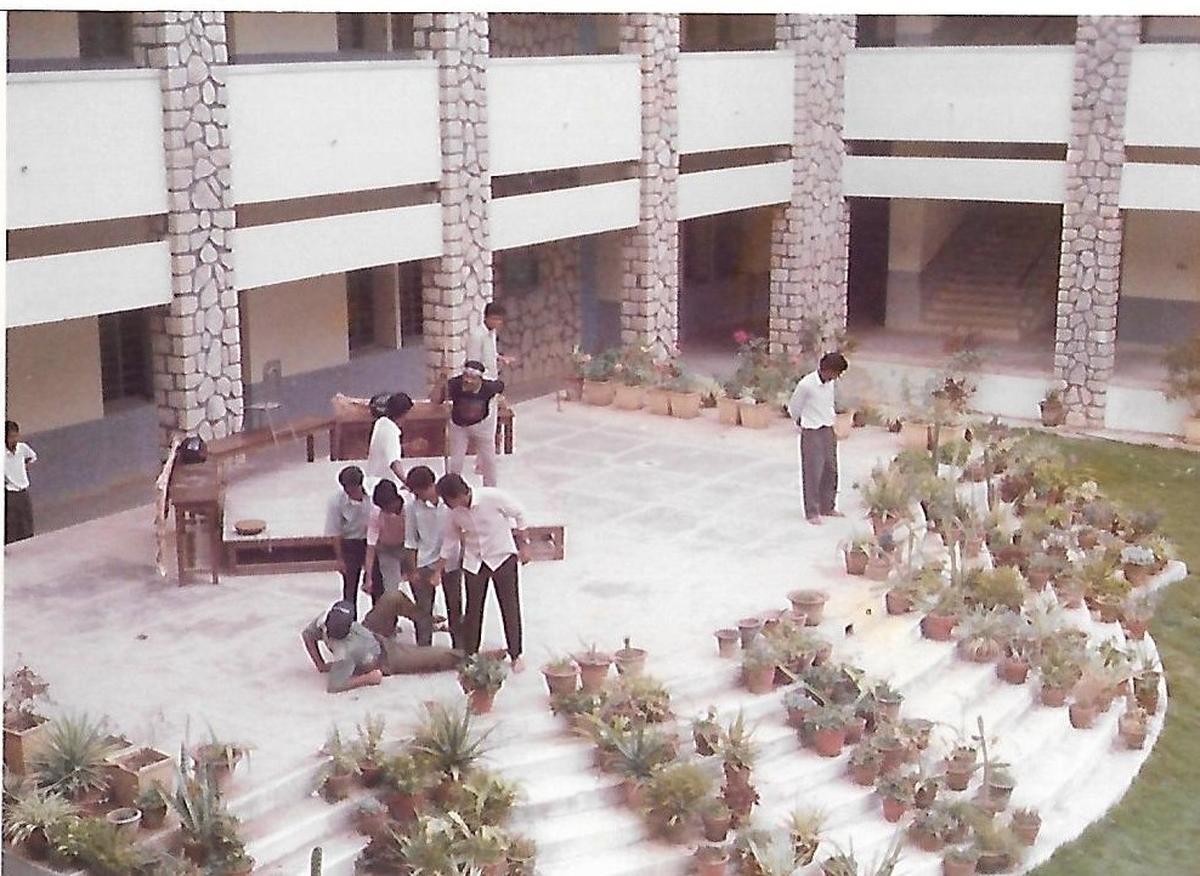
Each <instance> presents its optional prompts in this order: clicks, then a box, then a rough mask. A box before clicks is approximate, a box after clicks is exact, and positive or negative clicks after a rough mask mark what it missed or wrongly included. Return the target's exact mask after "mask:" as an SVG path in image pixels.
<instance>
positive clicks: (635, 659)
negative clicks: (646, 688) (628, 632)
mask: <svg viewBox="0 0 1200 876" xmlns="http://www.w3.org/2000/svg"><path fill="white" fill-rule="evenodd" d="M624 642H625V646H624V647H623V648H622V649H621V650H620V651H618V652H617V653H616V654H614V655H613V657H614V658H615V661H616V664H617V673H618V674H619V675H631V676H632V675H641V674H642V670H643V669H644V668H645V666H646V651H645V649H644V648H633V647H630V644H629V636H626V637H625V640H624Z"/></svg>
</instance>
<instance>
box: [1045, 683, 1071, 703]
mask: <svg viewBox="0 0 1200 876" xmlns="http://www.w3.org/2000/svg"><path fill="white" fill-rule="evenodd" d="M1067 693H1068V690H1067V688H1065V687H1050V686H1049V685H1045V684H1043V685H1042V689H1041V692H1040V694H1039V699H1040V700H1041V703H1042V705H1043V706H1049V707H1050V708H1052V709H1057V708H1061V707H1062V706H1065V705H1066V704H1067Z"/></svg>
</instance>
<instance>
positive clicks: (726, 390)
mask: <svg viewBox="0 0 1200 876" xmlns="http://www.w3.org/2000/svg"><path fill="white" fill-rule="evenodd" d="M744 389H745V387H743V386H742V382H741V381H740V380H738V379H737V378H734V379H732V380H727V381H725V383H723V384H722V385H721V393H720V395H718V396H717V422H719V423H721V424H722V425H725V426H736V425H738V424H739V423H741V421H742V418H741V416H739V410H740V407H741V405H740V404H739V398H740V397H741V395H742V392H743V390H744Z"/></svg>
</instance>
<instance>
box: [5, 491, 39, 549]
mask: <svg viewBox="0 0 1200 876" xmlns="http://www.w3.org/2000/svg"><path fill="white" fill-rule="evenodd" d="M27 538H33V500H31V499H30V498H29V490H5V491H4V543H5V544H12V543H13V542H14V541H24V540H25V539H27Z"/></svg>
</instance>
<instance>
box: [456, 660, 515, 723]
mask: <svg viewBox="0 0 1200 876" xmlns="http://www.w3.org/2000/svg"><path fill="white" fill-rule="evenodd" d="M507 677H508V667H507V666H506V665H505V663H504V661H503V660H501V659H500V658H498V657H492V656H490V655H488V654H484V653H482V652H481V653H478V654H471V655H470V656H468V657H467V659H466V660H464V661H463V662H462V665H461V666H459V668H458V680H459V683H460V684H461V685H462V688H463V690H465V691H466V692H467V698H468V703H469V705H470V709H471V714H473V715H486V714H487V713H488V712H490V711H491V710H492V704H493V703H494V702H495V699H496V694H497V693H499V692H500V688H501V687H503V686H504V680H505V678H507Z"/></svg>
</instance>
